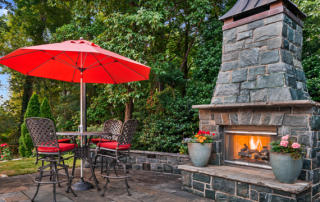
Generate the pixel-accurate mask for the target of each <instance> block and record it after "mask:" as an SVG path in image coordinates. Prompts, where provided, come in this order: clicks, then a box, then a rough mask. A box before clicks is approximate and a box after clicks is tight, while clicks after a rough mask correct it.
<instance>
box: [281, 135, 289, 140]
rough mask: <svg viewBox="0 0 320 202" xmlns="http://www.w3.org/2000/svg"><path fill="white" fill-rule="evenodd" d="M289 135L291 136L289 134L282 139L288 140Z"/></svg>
mask: <svg viewBox="0 0 320 202" xmlns="http://www.w3.org/2000/svg"><path fill="white" fill-rule="evenodd" d="M289 137H290V136H289V135H286V136H283V137H282V140H288V139H289Z"/></svg>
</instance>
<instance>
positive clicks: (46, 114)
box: [40, 97, 55, 124]
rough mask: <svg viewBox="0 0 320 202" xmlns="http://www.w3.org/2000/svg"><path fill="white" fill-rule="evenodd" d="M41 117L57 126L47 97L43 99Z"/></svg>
mask: <svg viewBox="0 0 320 202" xmlns="http://www.w3.org/2000/svg"><path fill="white" fill-rule="evenodd" d="M40 117H42V118H47V119H50V120H52V121H53V123H54V124H55V120H54V117H53V115H52V112H51V107H50V104H49V101H48V99H47V98H46V97H45V98H44V99H43V101H42V103H41V106H40Z"/></svg>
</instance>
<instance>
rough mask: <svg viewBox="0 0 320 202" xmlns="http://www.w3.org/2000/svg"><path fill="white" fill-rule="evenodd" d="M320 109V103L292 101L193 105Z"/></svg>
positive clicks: (207, 107)
mask: <svg viewBox="0 0 320 202" xmlns="http://www.w3.org/2000/svg"><path fill="white" fill-rule="evenodd" d="M288 106H295V107H309V106H316V107H320V103H319V102H314V101H312V100H291V101H275V102H248V103H232V104H210V105H192V108H193V109H225V108H246V107H288Z"/></svg>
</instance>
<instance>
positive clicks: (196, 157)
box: [188, 130, 215, 167]
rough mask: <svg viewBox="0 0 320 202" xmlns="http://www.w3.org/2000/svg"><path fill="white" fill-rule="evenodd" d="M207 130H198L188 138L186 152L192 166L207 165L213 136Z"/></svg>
mask: <svg viewBox="0 0 320 202" xmlns="http://www.w3.org/2000/svg"><path fill="white" fill-rule="evenodd" d="M214 135H215V134H214V133H212V135H210V132H209V131H201V130H200V131H199V132H198V133H197V134H196V135H194V136H193V137H192V138H191V139H189V140H188V152H189V156H190V159H191V162H192V163H193V165H194V166H197V167H205V166H207V164H208V162H209V159H210V156H211V149H212V142H213V136H214Z"/></svg>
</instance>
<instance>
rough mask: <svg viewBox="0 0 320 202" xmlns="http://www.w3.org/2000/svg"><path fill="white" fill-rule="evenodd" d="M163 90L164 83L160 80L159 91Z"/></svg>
mask: <svg viewBox="0 0 320 202" xmlns="http://www.w3.org/2000/svg"><path fill="white" fill-rule="evenodd" d="M162 91H164V84H163V83H161V82H159V93H161V92H162Z"/></svg>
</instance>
